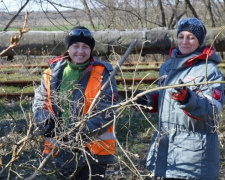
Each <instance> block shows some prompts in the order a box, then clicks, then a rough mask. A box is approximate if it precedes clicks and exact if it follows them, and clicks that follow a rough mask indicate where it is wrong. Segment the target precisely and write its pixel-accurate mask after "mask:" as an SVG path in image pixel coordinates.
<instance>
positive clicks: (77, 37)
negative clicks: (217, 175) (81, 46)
mask: <svg viewBox="0 0 225 180" xmlns="http://www.w3.org/2000/svg"><path fill="white" fill-rule="evenodd" d="M76 42H83V43H85V44H87V45H88V46H89V47H90V48H91V51H92V50H93V49H94V46H95V39H94V37H93V36H92V33H91V31H90V30H89V29H87V28H85V27H83V26H77V27H74V28H73V29H72V30H71V31H70V32H69V34H68V35H67V36H66V37H65V39H64V44H65V48H66V49H68V48H69V47H70V46H71V45H72V44H74V43H76Z"/></svg>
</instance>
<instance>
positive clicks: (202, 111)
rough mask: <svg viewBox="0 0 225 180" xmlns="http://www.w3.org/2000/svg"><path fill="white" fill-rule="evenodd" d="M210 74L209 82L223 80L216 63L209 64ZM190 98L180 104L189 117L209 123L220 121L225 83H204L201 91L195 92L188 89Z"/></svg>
mask: <svg viewBox="0 0 225 180" xmlns="http://www.w3.org/2000/svg"><path fill="white" fill-rule="evenodd" d="M208 69H209V73H208V74H209V75H208V77H207V80H208V82H212V81H223V80H224V78H223V75H222V73H221V72H220V71H219V69H218V68H217V67H216V65H212V64H210V65H208ZM188 91H189V93H190V99H189V101H188V102H187V103H186V104H183V105H181V104H179V105H178V106H179V107H180V108H181V109H182V110H183V111H184V113H185V114H186V115H188V116H189V117H191V118H193V119H195V120H198V121H206V123H208V124H209V125H215V124H214V120H217V121H218V119H219V118H218V114H219V112H220V111H221V110H222V107H223V104H224V84H223V83H212V84H208V85H203V86H202V88H200V89H199V91H197V93H196V92H193V91H191V90H190V89H188Z"/></svg>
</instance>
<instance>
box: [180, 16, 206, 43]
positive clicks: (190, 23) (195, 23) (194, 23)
mask: <svg viewBox="0 0 225 180" xmlns="http://www.w3.org/2000/svg"><path fill="white" fill-rule="evenodd" d="M181 31H188V32H191V33H192V34H194V35H195V36H196V37H197V39H198V41H199V44H200V45H201V44H202V43H203V40H204V38H205V35H206V33H207V31H206V28H205V26H204V24H203V23H202V22H201V21H200V20H199V19H198V18H182V19H180V20H179V21H178V27H177V36H178V34H179V33H180V32H181Z"/></svg>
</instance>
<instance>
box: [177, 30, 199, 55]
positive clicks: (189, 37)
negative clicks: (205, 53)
mask: <svg viewBox="0 0 225 180" xmlns="http://www.w3.org/2000/svg"><path fill="white" fill-rule="evenodd" d="M177 43H178V48H179V50H180V52H181V53H182V54H184V55H187V54H190V53H192V52H194V51H195V50H196V49H197V48H198V47H199V46H200V45H199V42H198V39H197V37H196V36H195V35H194V34H192V33H191V32H189V31H181V32H180V33H179V34H178V36H177Z"/></svg>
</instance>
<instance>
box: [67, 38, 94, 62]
mask: <svg viewBox="0 0 225 180" xmlns="http://www.w3.org/2000/svg"><path fill="white" fill-rule="evenodd" d="M67 51H68V53H69V56H70V58H71V62H72V63H74V64H83V63H85V62H86V61H87V60H88V59H89V58H90V55H91V48H90V47H89V46H88V45H87V44H85V43H82V42H76V43H74V44H72V45H71V46H70V47H69V49H68V50H67Z"/></svg>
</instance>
